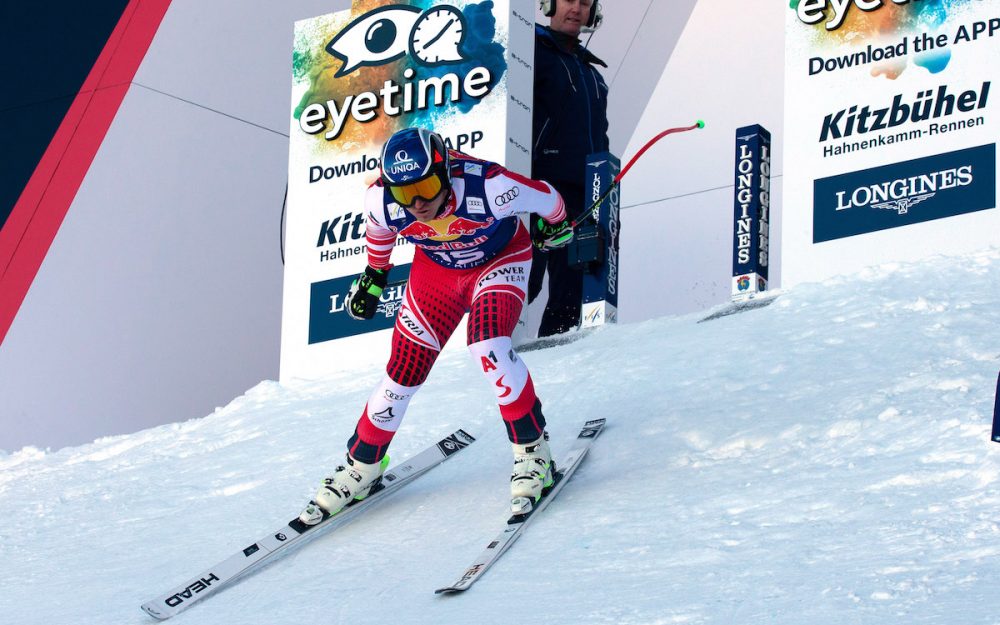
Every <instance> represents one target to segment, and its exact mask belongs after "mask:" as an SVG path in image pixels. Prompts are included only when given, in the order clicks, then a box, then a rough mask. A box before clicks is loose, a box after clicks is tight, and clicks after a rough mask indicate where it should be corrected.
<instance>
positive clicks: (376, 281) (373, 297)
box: [347, 267, 389, 321]
mask: <svg viewBox="0 0 1000 625" xmlns="http://www.w3.org/2000/svg"><path fill="white" fill-rule="evenodd" d="M388 282H389V268H386V269H384V270H383V269H374V268H372V267H365V270H364V272H363V273H362V274H361V275H359V276H358V277H357V279H355V280H354V282H352V283H351V288H350V289H349V290H348V291H347V314H348V315H350V316H351V317H352V318H353V319H357V320H358V321H364V320H366V319H371V318H372V317H374V316H375V311H376V310H377V309H378V304H379V297H380V296H381V295H382V291H383V290H384V289H385V286H386V284H388Z"/></svg>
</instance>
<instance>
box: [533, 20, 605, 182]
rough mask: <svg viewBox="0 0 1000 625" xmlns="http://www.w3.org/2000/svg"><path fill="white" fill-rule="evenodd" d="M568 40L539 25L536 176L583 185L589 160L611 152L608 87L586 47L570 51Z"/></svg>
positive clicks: (534, 173)
mask: <svg viewBox="0 0 1000 625" xmlns="http://www.w3.org/2000/svg"><path fill="white" fill-rule="evenodd" d="M560 38H561V40H562V41H572V38H570V37H568V36H567V35H563V34H561V33H558V32H555V31H553V30H552V29H550V28H548V27H545V26H539V25H537V24H536V25H535V96H534V97H535V103H534V120H533V121H534V123H533V129H532V130H533V132H532V139H533V142H534V148H533V151H532V167H531V177H532V178H534V179H536V180H548V181H550V182H553V181H559V182H568V183H572V184H574V185H581V186H582V185H583V176H584V172H585V170H586V162H587V155H588V154H591V153H593V152H605V151H607V150H608V85H607V83H605V82H604V78H603V77H601V74H600V73H599V72H598V71H597V68H596V67H594V66H595V65H601V66H602V67H607V65H606V64H605V63H604V61H602V60H600V59H599V58H597V57H596V56H594V55H593V54H591V53H590V52H589V51H588V50H587V49H585V48H584V47H583V46H579V47H578V48H577V50H576V52H575V53H574V52H566V51H565V50H563V49H562V48H560V46H559V44H558V43H557V40H559V39H560Z"/></svg>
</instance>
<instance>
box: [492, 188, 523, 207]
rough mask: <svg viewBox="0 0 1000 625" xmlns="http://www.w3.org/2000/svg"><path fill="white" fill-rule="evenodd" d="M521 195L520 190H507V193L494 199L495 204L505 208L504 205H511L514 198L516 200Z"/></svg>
mask: <svg viewBox="0 0 1000 625" xmlns="http://www.w3.org/2000/svg"><path fill="white" fill-rule="evenodd" d="M519 193H520V190H519V189H518V188H517V187H514V188H512V189H507V190H506V191H504V192H503V193H501V194H500V195H498V196H496V197H495V198H493V202H494V203H495V204H496V205H497V206H503V205H504V204H510V203H511V202H513V201H514V198H516V197H517V196H518V194H519Z"/></svg>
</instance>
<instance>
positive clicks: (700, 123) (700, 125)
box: [695, 119, 705, 128]
mask: <svg viewBox="0 0 1000 625" xmlns="http://www.w3.org/2000/svg"><path fill="white" fill-rule="evenodd" d="M695 125H696V126H698V127H699V128H704V127H705V122H704V121H703V120H700V119H699V120H698V121H697V122H695Z"/></svg>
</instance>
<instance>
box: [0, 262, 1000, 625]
mask: <svg viewBox="0 0 1000 625" xmlns="http://www.w3.org/2000/svg"><path fill="white" fill-rule="evenodd" d="M702 316H704V315H691V316H684V317H676V318H662V319H657V320H653V321H648V322H644V323H639V324H634V325H625V326H619V327H609V328H605V329H603V330H601V331H598V332H596V333H594V334H593V335H592V336H590V337H587V338H586V339H584V340H581V341H578V342H576V343H573V344H570V345H566V346H562V347H556V348H552V349H549V350H544V351H538V352H532V353H529V354H525V355H524V358H525V359H526V360H527V361H528V364H529V366H530V367H531V370H532V374H533V377H534V379H535V381H536V387H537V389H538V392H539V394H540V396H541V397H542V399H543V402H544V404H545V410H546V413H547V415H548V416H549V421H550V427H549V429H550V431H551V433H552V435H553V449H554V451H555V452H556V454H557V456H558V454H559V452H560V451H561V450H562V449H565V448H566V447H567V446H568V443H569V440H568V437H569V436H570V435H571V434H572V432H573V431H574V430H575V429H576V428H577V426H578V425H579V424H580V423H581V422H583V421H584V420H586V419H590V418H595V417H607V418H608V419H609V426H608V429H607V430H606V431H605V433H604V434H603V436H602V437H601V439H600V440H599V441H598V442H597V443H596V446H595V448H594V449H593V451H592V452H591V455H590V456H588V458H587V459H586V461H585V462H584V464H583V466H582V467H581V468H580V471H579V472H578V473H577V475H576V476H575V477H574V479H573V481H572V482H570V483H569V484H568V485H567V487H566V489H565V490H564V491H563V493H562V495H561V496H560V498H559V499H558V500H556V501H555V502H554V503H553V505H552V506H551V507H550V508H549V509H548V510H547V511H546V512H545V514H544V516H543V517H540V518H539V519H538V520H537V521H536V523H535V524H534V525H533V526H532V527H531V528H530V529H529V531H528V532H527V534H526V535H525V536H524V537H523V538H522V539H521V541H520V542H519V543H518V544H517V545H515V546H514V548H513V549H512V550H511V551H510V552H509V553H508V554H507V555H506V556H504V558H503V559H502V561H501V562H500V563H499V564H497V566H496V567H495V568H494V569H492V570H490V571H489V572H488V573H487V574H486V576H485V577H484V578H483V579H482V580H481V581H480V582H479V583H478V584H477V585H476V586H475V587H474V588H473V589H471V590H470V591H469V592H467V593H466V594H464V595H459V596H454V597H440V596H436V595H434V594H433V590H434V589H435V588H437V587H439V586H441V585H444V584H446V583H448V582H451V581H453V580H454V578H455V577H456V576H457V575H458V574H460V573H461V571H462V570H463V569H464V567H465V565H466V564H467V563H468V562H469V561H470V560H471V559H472V558H473V557H474V556H475V555H477V554H478V553H479V551H480V549H481V548H482V547H484V546H485V542H486V541H488V539H489V538H490V537H492V535H493V534H494V533H495V531H496V530H497V527H498V524H499V523H500V522H501V521H502V519H503V518H504V516H505V515H504V509H505V507H506V505H507V494H506V492H507V484H506V482H507V473H508V471H509V469H510V451H509V448H508V446H507V443H506V439H505V437H504V433H503V428H502V427H501V426H500V424H499V417H498V414H497V410H496V407H495V405H494V402H493V397H492V392H491V391H490V390H489V389H488V388H487V386H486V384H485V382H484V381H483V380H482V379H481V375H480V373H479V372H478V370H477V368H476V367H474V366H472V365H471V362H470V361H469V359H468V358H467V357H464V354H462V353H455V354H449V355H446V356H445V357H443V358H442V360H441V362H439V363H438V366H437V368H436V369H435V370H434V372H433V373H432V374H431V377H430V379H429V381H428V383H427V384H426V385H425V387H424V389H423V390H422V391H421V392H420V394H419V395H418V396H417V397H416V398H415V399H414V400H413V402H412V403H411V404H410V410H409V413H408V415H407V418H406V421H405V422H404V424H403V427H402V429H401V431H400V433H399V435H398V437H397V441H396V443H394V446H393V450H392V453H393V454H394V455H396V456H397V457H399V458H402V457H405V456H407V455H410V454H411V453H414V452H415V451H417V450H419V449H420V448H422V447H424V446H425V445H427V444H428V443H429V442H431V441H432V440H433V439H436V438H437V437H439V436H441V435H443V434H446V433H447V432H450V431H452V430H453V429H455V428H458V427H463V428H466V429H467V430H469V431H470V432H472V433H473V434H474V435H476V436H477V437H478V438H479V440H478V441H477V442H476V443H475V444H474V445H472V446H471V447H470V448H469V449H468V450H466V451H464V452H463V453H462V454H461V455H460V456H458V457H456V458H455V459H454V460H451V461H449V462H448V463H446V464H444V465H442V466H441V467H438V468H437V469H435V470H434V471H432V472H431V473H429V474H428V475H426V476H424V477H423V478H421V479H420V480H419V481H418V482H416V483H414V484H413V485H412V486H410V487H407V488H406V489H404V490H403V491H401V492H399V493H397V494H396V495H394V496H393V497H392V498H390V499H388V500H387V501H385V502H383V503H382V504H380V505H378V506H377V507H376V508H375V509H374V510H373V511H371V512H370V513H369V514H367V515H366V516H364V517H363V520H359V521H356V522H354V523H351V524H350V525H348V526H346V527H344V528H342V529H340V530H337V531H334V532H332V533H329V534H327V535H324V536H321V537H319V538H318V539H316V540H314V541H313V542H311V543H310V544H308V545H307V546H306V547H305V548H303V549H300V550H298V551H296V552H294V553H293V554H291V555H290V556H289V557H288V558H286V559H284V560H281V561H280V562H278V563H276V564H274V565H273V566H270V567H268V568H266V569H264V570H263V571H261V572H260V573H258V574H256V575H253V576H251V577H248V578H246V579H244V580H243V581H242V582H241V583H240V584H239V585H237V586H235V587H233V588H230V589H229V590H226V591H225V592H222V593H220V594H219V595H217V596H215V597H212V598H209V599H207V600H206V601H204V602H201V603H199V604H196V605H195V606H194V607H192V608H191V609H190V610H188V611H186V612H184V613H182V614H181V615H179V616H178V617H176V618H175V619H174V620H173V622H176V623H185V624H213V625H215V624H218V623H246V624H254V623H259V624H269V625H273V624H282V623H311V622H322V623H373V622H379V623H398V624H417V625H421V624H428V625H429V624H432V623H433V624H438V623H486V624H492V623H496V624H507V623H514V622H522V621H525V622H538V623H546V624H554V625H559V624H580V623H594V624H603V623H607V624H613V623H627V624H639V623H642V624H666V623H739V624H747V623H788V624H792V623H795V624H799V623H811V624H825V623H829V624H831V625H833V624H836V625H844V624H851V623H879V624H883V623H906V624H908V625H909V624H914V623H935V624H939V623H961V624H963V625H970V624H978V623H997V622H1000V616H998V610H997V608H996V606H995V604H994V603H993V602H992V601H991V599H992V598H993V597H994V596H995V594H996V585H997V579H998V578H1000V489H998V486H1000V446H997V445H996V444H994V443H991V442H990V440H989V436H990V420H991V415H992V409H993V400H994V390H995V385H996V379H997V371H998V369H1000V248H995V249H991V250H987V251H984V252H981V253H978V254H975V255H970V256H963V257H957V258H936V259H934V260H933V261H931V262H926V263H921V264H912V265H909V264H908V265H893V266H885V267H880V268H876V269H871V270H867V271H865V272H862V273H861V274H858V275H855V276H851V277H848V278H838V279H834V280H830V281H827V282H824V283H822V284H813V285H802V286H800V287H797V288H795V289H794V290H791V291H789V292H786V293H784V294H783V295H782V296H781V297H780V298H778V300H777V301H776V302H775V303H774V304H772V305H771V306H769V307H767V308H763V309H759V310H754V311H751V312H746V313H743V314H740V315H734V316H731V317H725V318H722V319H718V320H715V321H712V322H709V323H701V324H698V323H696V321H697V320H698V319H700V318H701V317H702ZM379 375H380V372H379V371H378V370H370V371H364V372H359V373H358V374H357V375H354V376H346V375H344V376H341V377H337V378H331V379H326V380H323V381H318V382H308V383H307V382H301V383H295V384H287V385H279V384H277V383H275V382H263V383H261V384H260V385H258V386H257V387H255V388H254V389H252V390H250V391H249V392H248V393H247V394H246V395H245V396H243V397H240V398H237V399H235V400H234V401H233V402H232V403H230V404H229V405H228V406H226V407H225V408H222V409H219V410H217V411H216V412H215V413H213V414H211V415H209V416H207V417H205V418H203V419H197V420H193V421H188V422H186V423H179V424H175V425H170V426H164V427H159V428H155V429H151V430H146V431H143V432H139V433H137V434H134V435H130V436H121V437H114V438H108V439H102V440H99V441H96V442H95V443H93V444H90V445H85V446H82V447H75V448H67V449H63V450H60V451H54V452H52V451H45V452H43V451H40V450H37V449H30V448H28V449H23V450H21V451H18V452H16V453H11V454H0V528H2V529H0V563H2V565H0V588H2V589H3V592H2V593H0V622H3V623H11V624H18V625H27V624H32V623H39V624H45V625H54V624H62V623H73V624H85V623H93V624H100V625H108V624H128V623H151V622H153V621H152V619H150V618H149V617H147V616H146V615H145V614H143V613H142V612H141V611H140V610H139V604H140V603H142V602H143V601H145V600H148V599H151V598H153V597H155V596H157V595H159V594H160V593H161V592H164V591H166V590H167V589H168V588H170V587H172V586H174V585H176V584H179V583H180V582H182V581H184V580H186V579H187V578H189V577H191V576H193V575H194V574H196V573H198V572H200V571H201V570H203V569H204V568H206V567H208V566H210V565H212V564H214V563H215V562H217V561H219V560H221V559H223V558H224V557H226V556H228V555H230V554H231V553H233V552H234V551H236V550H238V549H241V548H243V547H244V546H246V544H248V543H249V542H251V541H252V540H254V539H256V538H258V537H259V536H261V535H264V534H266V533H267V532H269V531H271V530H272V529H275V528H277V527H279V526H280V525H281V524H282V523H283V522H284V521H286V520H288V519H290V518H291V517H292V516H294V514H295V513H296V512H297V511H298V509H299V508H300V507H301V504H302V503H303V502H304V500H305V499H306V498H308V496H309V495H310V494H311V492H312V491H313V489H314V487H315V485H316V484H317V483H318V481H319V479H320V478H321V477H322V476H323V474H324V473H325V472H326V471H327V470H328V469H330V468H332V466H333V465H334V464H335V463H336V456H337V455H338V454H339V453H341V449H342V445H343V443H344V441H345V439H346V437H347V436H348V434H349V433H350V428H351V426H352V425H353V422H354V420H355V419H356V418H357V415H358V414H360V411H361V408H362V406H363V403H364V401H365V399H366V398H367V395H368V393H369V390H370V388H371V387H372V386H373V385H374V384H375V382H376V380H377V379H378V377H379ZM176 392H178V393H183V392H184V389H182V388H178V389H176Z"/></svg>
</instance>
